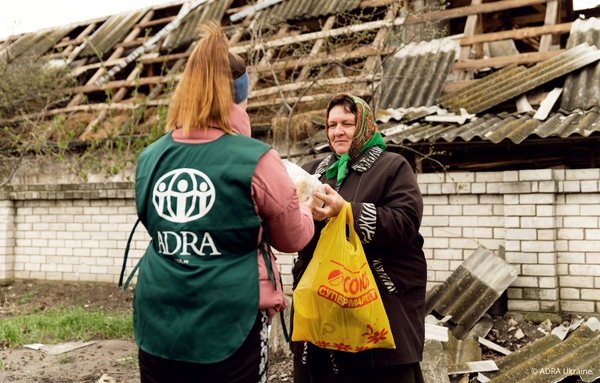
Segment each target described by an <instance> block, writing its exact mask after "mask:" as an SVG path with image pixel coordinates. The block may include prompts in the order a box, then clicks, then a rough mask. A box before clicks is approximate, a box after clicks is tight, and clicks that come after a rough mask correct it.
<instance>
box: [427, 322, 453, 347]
mask: <svg viewBox="0 0 600 383" xmlns="http://www.w3.org/2000/svg"><path fill="white" fill-rule="evenodd" d="M425 339H429V340H439V341H440V342H447V341H448V328H447V327H442V326H436V325H433V324H430V323H425Z"/></svg>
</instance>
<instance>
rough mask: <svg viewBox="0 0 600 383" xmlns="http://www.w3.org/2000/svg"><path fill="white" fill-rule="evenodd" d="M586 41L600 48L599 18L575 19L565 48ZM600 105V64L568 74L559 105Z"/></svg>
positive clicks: (573, 106)
mask: <svg viewBox="0 0 600 383" xmlns="http://www.w3.org/2000/svg"><path fill="white" fill-rule="evenodd" d="M582 43H588V44H589V45H594V46H596V47H597V48H600V20H599V19H596V18H594V17H592V18H591V19H589V20H582V19H577V20H576V21H575V22H574V23H573V26H572V27H571V34H570V35H569V40H567V49H571V48H573V47H575V46H577V45H579V44H582ZM594 105H600V64H595V65H588V66H586V67H585V68H583V69H581V70H578V71H577V72H573V73H571V74H569V75H568V76H567V78H566V80H565V86H564V88H563V92H562V101H561V104H560V107H561V108H562V109H564V110H568V111H571V110H574V109H576V108H583V109H589V108H591V107H592V106H594Z"/></svg>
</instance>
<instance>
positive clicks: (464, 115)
mask: <svg viewBox="0 0 600 383" xmlns="http://www.w3.org/2000/svg"><path fill="white" fill-rule="evenodd" d="M475 117H476V115H475V114H469V113H468V112H467V110H466V109H465V108H460V115H456V114H455V113H449V112H448V111H447V110H446V109H439V110H438V111H437V115H433V116H427V117H425V121H430V122H453V123H456V124H459V125H463V124H464V123H465V122H467V120H472V119H473V118H475Z"/></svg>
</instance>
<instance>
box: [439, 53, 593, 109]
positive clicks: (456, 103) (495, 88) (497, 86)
mask: <svg viewBox="0 0 600 383" xmlns="http://www.w3.org/2000/svg"><path fill="white" fill-rule="evenodd" d="M599 59H600V51H598V48H596V46H589V45H588V44H587V43H583V44H580V45H578V46H576V47H574V48H572V49H569V50H567V51H565V52H564V53H562V54H560V55H558V56H555V57H553V58H551V59H549V60H546V61H544V62H541V63H539V64H537V65H536V66H534V67H531V68H529V69H526V68H525V67H524V66H518V67H517V66H515V65H511V66H508V67H506V68H504V69H502V70H500V71H498V72H496V73H494V74H492V75H490V76H487V77H484V78H483V79H481V80H480V81H477V82H476V83H475V84H473V85H471V86H467V87H465V88H463V89H460V90H458V91H456V92H452V93H449V94H447V95H445V96H443V97H441V98H440V99H439V100H438V101H439V102H440V103H441V104H442V105H443V106H444V107H445V108H447V109H450V110H452V111H453V112H455V113H457V112H459V110H460V108H465V109H466V110H467V111H468V112H469V113H479V112H482V111H484V110H486V109H489V108H491V107H493V106H496V105H498V104H501V103H502V102H504V101H508V100H510V99H512V98H515V97H517V96H519V95H521V94H523V93H525V92H528V91H530V90H532V89H535V88H536V87H538V86H540V85H543V84H545V83H547V82H549V81H551V80H554V79H555V78H558V77H560V76H564V75H566V74H568V73H570V72H573V71H575V70H577V69H579V68H582V67H584V66H586V65H589V64H591V63H593V62H596V61H598V60H599Z"/></svg>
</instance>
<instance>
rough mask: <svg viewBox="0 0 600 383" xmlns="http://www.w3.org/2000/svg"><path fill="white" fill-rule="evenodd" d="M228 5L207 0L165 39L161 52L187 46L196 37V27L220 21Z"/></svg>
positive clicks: (227, 3)
mask: <svg viewBox="0 0 600 383" xmlns="http://www.w3.org/2000/svg"><path fill="white" fill-rule="evenodd" d="M228 5H229V0H209V1H207V2H206V3H205V4H202V5H200V6H198V8H196V9H194V10H193V11H192V12H191V13H190V14H188V15H187V16H186V17H185V18H184V19H183V20H182V21H181V24H179V26H178V27H177V28H176V29H175V30H173V31H171V33H169V35H168V36H167V37H166V38H165V42H164V43H163V45H162V47H161V52H166V51H167V50H169V49H173V48H175V47H178V46H187V45H188V44H190V43H191V42H192V41H194V40H195V39H196V38H197V37H198V32H199V30H198V27H199V26H200V24H201V23H202V22H203V21H206V20H211V19H212V20H217V21H219V22H220V21H221V19H222V18H223V16H224V15H225V11H226V10H227V6H228Z"/></svg>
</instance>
